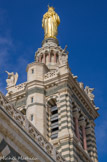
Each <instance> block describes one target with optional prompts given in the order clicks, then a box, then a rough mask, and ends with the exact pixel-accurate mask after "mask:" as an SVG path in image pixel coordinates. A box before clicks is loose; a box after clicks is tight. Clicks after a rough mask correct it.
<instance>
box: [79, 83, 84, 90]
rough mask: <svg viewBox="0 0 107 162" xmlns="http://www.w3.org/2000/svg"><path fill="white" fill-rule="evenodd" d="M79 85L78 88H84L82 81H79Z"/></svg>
mask: <svg viewBox="0 0 107 162" xmlns="http://www.w3.org/2000/svg"><path fill="white" fill-rule="evenodd" d="M79 86H80V88H81V89H82V90H84V83H82V82H79Z"/></svg>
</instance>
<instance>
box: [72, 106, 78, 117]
mask: <svg viewBox="0 0 107 162" xmlns="http://www.w3.org/2000/svg"><path fill="white" fill-rule="evenodd" d="M73 116H74V117H77V118H79V108H77V107H75V108H74V109H73Z"/></svg>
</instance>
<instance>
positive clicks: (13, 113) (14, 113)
mask: <svg viewBox="0 0 107 162" xmlns="http://www.w3.org/2000/svg"><path fill="white" fill-rule="evenodd" d="M0 107H1V109H3V110H4V111H5V113H7V114H8V115H9V116H10V118H12V119H13V120H14V121H15V122H16V123H17V124H18V125H19V127H21V129H23V130H24V131H25V132H26V133H28V134H29V135H30V136H31V137H32V138H33V140H34V141H35V142H37V143H38V145H39V146H41V147H42V149H43V150H44V151H45V152H46V153H47V154H48V155H49V156H51V157H52V158H53V159H54V160H55V161H57V162H66V161H65V159H63V157H62V156H61V154H60V153H59V152H57V151H56V149H55V148H54V147H53V146H52V145H51V144H50V143H49V142H48V141H47V140H46V139H45V138H44V137H43V136H42V135H41V133H40V132H39V131H38V130H37V129H36V128H35V127H34V126H33V125H32V124H31V123H30V121H28V119H27V118H26V117H25V116H23V115H22V114H21V112H19V111H18V110H17V109H15V108H14V106H13V105H12V104H10V103H9V101H8V100H7V98H6V97H5V96H4V95H3V94H2V93H1V92H0Z"/></svg>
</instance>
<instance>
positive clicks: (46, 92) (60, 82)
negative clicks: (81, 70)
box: [7, 7, 99, 162]
mask: <svg viewBox="0 0 107 162" xmlns="http://www.w3.org/2000/svg"><path fill="white" fill-rule="evenodd" d="M59 24H60V18H59V16H58V15H57V14H56V12H55V11H54V8H53V7H49V8H48V12H46V13H45V14H44V15H43V20H42V27H43V29H44V40H43V42H42V47H41V48H39V49H38V50H37V51H36V53H35V61H34V62H33V63H31V64H29V65H28V66H27V82H26V83H24V87H23V90H22V89H21V88H20V89H18V88H17V86H15V87H14V89H13V91H12V90H11V96H10V93H7V97H8V99H9V100H10V101H11V102H12V103H13V104H14V105H15V106H16V108H18V109H19V110H21V107H22V106H24V109H25V111H26V113H25V114H24V115H26V117H27V118H28V119H29V120H30V121H31V122H32V123H33V125H34V126H35V127H36V128H37V129H38V130H39V131H40V132H41V133H42V134H43V135H44V137H45V138H47V140H48V141H49V142H50V143H52V144H53V145H54V146H55V147H56V149H57V150H58V151H59V152H60V153H61V155H62V156H63V157H64V158H65V159H66V161H68V162H98V157H97V148H96V138H95V123H94V120H95V119H96V118H97V117H98V116H99V114H98V112H97V110H98V108H97V107H96V106H95V104H94V95H93V93H92V92H93V88H89V87H88V86H86V87H84V84H83V83H80V82H78V81H77V76H74V75H73V74H72V72H71V70H70V68H69V65H68V52H67V50H66V49H67V47H66V46H65V49H62V48H61V47H60V46H59V43H58V40H57V38H56V36H57V28H58V25H59ZM8 91H9V88H8ZM22 100H23V101H24V102H22ZM17 103H18V104H17Z"/></svg>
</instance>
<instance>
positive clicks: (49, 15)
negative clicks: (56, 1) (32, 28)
mask: <svg viewBox="0 0 107 162" xmlns="http://www.w3.org/2000/svg"><path fill="white" fill-rule="evenodd" d="M59 24H60V18H59V16H58V15H57V13H56V12H55V11H54V8H53V7H49V6H48V12H46V13H45V14H44V15H43V19H42V27H43V28H44V37H45V39H46V38H56V36H57V27H58V25H59Z"/></svg>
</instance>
